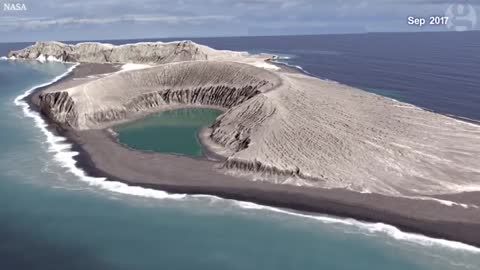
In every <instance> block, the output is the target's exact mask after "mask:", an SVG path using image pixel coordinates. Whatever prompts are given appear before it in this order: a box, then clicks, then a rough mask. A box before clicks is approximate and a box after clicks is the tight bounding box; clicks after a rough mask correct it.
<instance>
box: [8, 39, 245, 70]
mask: <svg viewBox="0 0 480 270" xmlns="http://www.w3.org/2000/svg"><path fill="white" fill-rule="evenodd" d="M247 55H248V54H247V53H243V52H232V51H220V50H214V49H211V48H209V47H207V46H203V45H199V44H196V43H194V42H192V41H178V42H169V43H163V42H145V43H137V44H126V45H119V46H115V45H112V44H106V43H96V42H86V43H78V44H76V45H72V44H65V43H61V42H55V41H50V42H36V43H35V44H34V45H32V46H30V47H27V48H25V49H22V50H19V51H12V52H10V53H9V54H8V57H13V58H21V59H41V60H45V59H56V60H60V61H66V62H88V63H150V64H164V63H172V62H181V61H197V60H226V59H229V60H233V59H237V58H240V57H245V56H247Z"/></svg>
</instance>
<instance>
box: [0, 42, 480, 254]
mask: <svg viewBox="0 0 480 270" xmlns="http://www.w3.org/2000/svg"><path fill="white" fill-rule="evenodd" d="M8 56H9V58H16V59H25V60H41V61H44V60H59V61H65V62H75V63H78V65H77V66H76V68H75V69H74V70H73V71H72V72H71V73H70V74H69V75H68V76H66V77H65V78H63V79H62V80H60V81H58V82H56V83H54V84H52V85H49V86H46V87H43V88H39V89H37V90H36V91H34V92H32V93H31V94H30V95H29V96H27V97H26V98H25V99H26V101H27V102H28V103H29V104H30V106H31V108H32V109H33V110H37V111H39V112H40V113H41V115H42V116H43V117H44V118H45V119H46V120H47V122H48V123H49V127H50V129H51V130H52V131H54V132H57V133H58V134H59V135H61V136H65V137H66V138H67V139H68V140H69V141H70V142H71V143H72V145H73V149H74V150H75V151H78V152H79V155H78V156H76V157H75V158H76V160H77V166H79V167H80V168H82V169H84V170H85V171H86V172H87V173H88V174H89V175H91V176H99V177H106V178H107V180H106V181H120V182H124V183H127V184H129V185H133V186H141V187H146V188H153V189H159V190H163V191H167V192H171V193H185V194H208V195H216V196H220V197H223V198H229V199H235V200H241V201H250V202H255V203H259V204H264V205H269V206H275V207H281V208H288V209H293V210H296V211H302V212H303V211H305V212H315V213H321V214H328V215H335V216H341V217H350V218H355V219H359V220H362V221H368V222H382V223H387V224H391V225H394V226H397V227H398V228H400V229H402V230H405V231H408V232H414V233H420V234H425V235H428V236H432V237H436V238H442V239H448V240H454V241H460V242H464V243H467V244H471V245H474V246H480V234H479V233H478V232H479V231H480V208H479V207H480V192H478V191H477V190H480V166H479V165H480V161H479V160H480V126H478V125H475V124H473V123H468V122H464V121H461V120H457V119H454V118H451V117H448V116H445V115H442V114H437V113H435V112H431V111H427V110H424V109H422V108H419V107H416V106H414V105H410V104H406V103H403V102H400V101H397V100H394V99H390V98H387V97H383V96H379V95H376V94H373V93H369V92H366V91H363V90H360V89H355V88H353V87H350V86H346V85H343V84H341V83H338V82H334V81H329V80H322V79H319V78H316V77H312V76H310V75H308V74H304V73H302V72H299V71H297V70H295V69H292V68H289V67H287V66H284V65H280V64H277V63H275V61H274V59H275V56H274V55H268V54H258V55H253V54H249V53H246V52H234V51H225V50H216V49H212V48H209V47H207V46H204V45H200V44H197V43H194V42H192V41H178V42H168V43H162V42H144V43H137V44H126V45H118V46H116V45H111V44H104V43H93V42H90V43H78V44H65V43H60V42H37V43H35V44H34V45H32V46H30V47H27V48H24V49H22V50H19V51H12V52H10V53H9V55H8ZM122 67H134V68H123V69H122ZM201 107H204V108H215V109H218V110H221V111H222V113H221V114H220V115H219V116H218V117H217V118H216V119H215V121H214V122H213V123H212V124H211V125H209V126H205V127H204V128H202V129H201V130H200V131H199V132H198V134H197V136H198V139H199V141H200V142H201V144H202V148H203V155H202V156H201V157H190V156H186V155H179V154H174V153H160V152H155V151H142V150H138V149H134V148H131V147H128V146H127V145H124V144H122V143H119V141H118V138H117V137H116V135H115V132H114V129H115V127H116V126H118V125H121V124H124V123H128V122H132V121H137V120H139V119H142V118H144V117H147V116H149V115H152V114H155V113H159V112H164V111H169V110H175V109H179V108H201ZM159 140H161V138H159Z"/></svg>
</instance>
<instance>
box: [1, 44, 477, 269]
mask: <svg viewBox="0 0 480 270" xmlns="http://www.w3.org/2000/svg"><path fill="white" fill-rule="evenodd" d="M322 39H325V37H322ZM212 42H213V41H212ZM222 42H224V41H219V43H222ZM254 42H255V39H253V40H251V43H254ZM244 43H245V44H246V43H248V42H246V41H244ZM471 45H472V47H474V46H475V45H474V44H471ZM9 46H10V47H12V46H18V44H13V45H12V44H8V45H4V44H2V45H1V46H0V47H3V49H4V50H5V48H8V47H9ZM249 46H252V47H253V46H254V45H249ZM339 47H340V46H339ZM258 48H259V50H261V49H262V48H263V47H262V46H260V45H259V46H258ZM1 49H2V48H0V51H1ZM279 53H280V52H279ZM4 54H5V53H0V55H4ZM285 54H287V52H285ZM312 55H313V54H312ZM292 57H293V56H292ZM295 57H299V56H295ZM285 60H286V59H285ZM399 60H402V61H406V60H407V59H405V58H403V57H399ZM412 61H413V60H412ZM292 63H293V64H296V62H292ZM475 65H476V64H475V63H472V64H471V66H475ZM69 69H71V65H67V64H61V63H46V64H40V63H38V62H35V61H32V62H22V61H0V103H1V104H0V130H1V132H0V149H1V151H0V205H2V207H0V269H15V270H17V269H42V270H43V269H48V270H50V269H107V270H108V269H209V270H210V269H262V270H266V269H360V270H361V269H369V270H370V269H392V270H397V269H398V270H404V269H435V270H437V269H439V270H442V269H480V249H478V248H474V247H471V246H468V245H464V244H461V243H458V242H451V241H444V240H439V239H432V238H428V237H424V236H420V235H415V234H409V233H403V232H401V231H399V230H397V229H396V228H394V227H392V226H389V225H385V224H371V223H362V222H358V221H354V220H351V219H343V218H335V217H328V216H322V215H307V214H302V213H296V212H291V211H286V210H281V209H276V208H271V207H264V206H260V205H256V204H253V203H248V202H237V201H232V200H224V199H221V198H217V197H212V196H188V195H184V194H167V193H164V192H161V191H153V190H147V189H141V188H135V187H128V186H126V185H124V184H121V183H116V182H107V181H105V179H101V178H92V177H87V176H85V175H84V173H83V172H82V171H81V170H79V169H78V168H76V167H75V166H74V162H73V160H72V159H71V157H72V156H73V155H75V153H72V152H71V151H70V150H69V145H68V144H66V143H65V142H64V141H63V140H62V138H60V137H56V136H54V135H53V134H51V133H48V131H47V130H46V129H45V124H44V122H43V121H42V120H41V118H39V117H38V115H37V114H35V113H33V112H31V111H28V109H27V107H26V106H25V104H24V103H23V102H22V101H21V100H20V99H19V97H21V96H22V95H23V94H24V93H25V92H26V91H27V90H29V89H31V88H32V87H34V86H35V85H41V84H45V83H48V82H50V81H52V80H55V79H58V78H59V77H58V76H61V75H62V74H64V73H65V72H67V71H68V70H69ZM306 71H308V72H310V70H308V69H306ZM389 72H392V71H389ZM400 76H404V75H400ZM383 79H384V78H382V80H383ZM456 80H457V81H458V82H457V83H458V85H462V84H463V83H462V82H461V79H459V78H456ZM392 86H394V84H391V85H389V86H388V87H384V88H378V89H390V90H383V91H385V93H387V94H390V93H391V91H392V90H391V89H393V88H392ZM439 89H440V88H439ZM431 91H433V89H432V90H431ZM398 92H401V93H400V94H401V95H400V94H399V95H400V96H402V97H405V96H406V95H405V93H404V92H402V91H398ZM407 92H408V91H407ZM409 95H413V94H411V93H410V94H409ZM434 96H442V92H441V91H440V90H439V92H438V93H437V94H436V95H434ZM459 96H460V97H458V98H457V101H456V102H454V103H458V104H463V103H467V102H464V100H462V98H461V96H462V95H459ZM475 97H477V95H476V94H475V95H474V98H475ZM434 98H435V97H433V96H432V99H434ZM466 108H467V107H466ZM465 112H467V113H465V115H466V114H468V109H466V110H465ZM459 115H462V114H461V113H460V114H459ZM465 117H467V116H465ZM469 118H473V117H469Z"/></svg>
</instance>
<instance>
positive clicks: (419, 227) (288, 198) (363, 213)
mask: <svg viewBox="0 0 480 270" xmlns="http://www.w3.org/2000/svg"><path fill="white" fill-rule="evenodd" d="M73 77H74V73H73V72H71V73H70V74H68V75H67V76H64V77H63V78H61V79H60V80H58V81H56V82H54V83H53V84H58V83H61V82H62V81H67V80H69V79H71V78H73ZM53 84H50V85H46V86H41V87H37V88H35V89H34V90H32V92H30V93H29V94H28V95H27V96H26V97H24V100H25V101H26V102H27V104H28V106H29V109H30V110H33V111H37V112H38V110H37V108H36V107H35V105H34V104H33V103H32V101H31V98H32V96H34V95H35V93H38V91H41V90H42V89H44V88H45V87H49V86H52V85H53ZM41 117H42V119H43V121H44V122H45V123H46V124H47V128H48V130H49V131H50V132H53V133H54V134H55V135H59V136H63V137H65V138H66V140H67V142H68V143H69V144H70V145H71V151H75V152H78V153H79V154H78V155H77V156H74V157H73V159H74V160H75V161H76V164H75V165H74V166H76V167H77V168H81V169H82V170H83V171H85V173H86V175H88V176H93V177H102V178H104V177H107V178H108V180H107V181H112V180H113V181H118V182H122V183H126V184H129V185H132V186H140V187H144V188H152V189H155V190H161V191H165V192H171V193H186V194H199V195H213V196H220V197H223V198H227V199H234V200H240V201H250V202H254V203H260V204H263V205H268V206H273V207H280V208H287V209H293V210H299V211H305V212H313V213H320V214H326V215H334V216H338V217H347V218H354V219H357V220H361V221H366V222H384V223H386V224H392V225H394V226H396V227H397V228H399V229H401V230H403V231H407V232H414V233H421V234H424V235H429V236H432V237H437V238H444V239H449V240H453V241H462V240H459V239H455V238H461V239H463V241H462V242H466V243H467V244H472V245H474V246H480V240H479V239H470V238H471V237H470V238H469V236H471V235H474V234H472V232H475V231H476V230H477V229H478V228H479V227H478V224H476V225H475V224H474V225H475V226H473V227H471V226H461V225H462V224H464V223H453V224H451V223H450V224H449V223H447V224H443V226H444V227H443V228H440V229H439V228H438V227H441V226H438V224H435V223H434V222H427V221H423V222H422V221H420V220H416V219H413V218H410V219H406V218H404V217H401V216H399V215H396V214H395V213H387V212H383V211H378V209H372V208H369V207H362V206H360V205H356V204H353V205H352V204H350V205H349V204H346V203H345V201H342V200H341V199H339V198H342V197H344V195H346V197H348V196H353V195H352V194H353V192H350V191H346V190H324V193H330V192H331V193H338V194H337V196H333V197H334V198H333V199H331V198H328V196H326V198H323V199H322V198H316V196H312V194H302V192H298V193H297V192H294V194H292V192H291V191H290V190H295V189H298V188H295V187H289V186H285V185H276V186H277V187H276V189H274V190H271V189H270V188H272V185H268V184H262V183H260V184H258V183H256V182H251V181H250V183H249V184H248V185H246V184H245V183H242V184H245V185H243V186H242V185H237V186H235V187H229V188H225V187H222V186H220V187H214V186H208V185H207V186H205V185H203V186H202V185H199V186H195V185H183V186H182V185H172V184H171V183H170V184H169V183H163V184H158V183H157V184H155V183H141V182H132V181H129V179H122V178H120V177H117V176H115V175H112V174H109V173H107V172H105V171H103V170H101V169H100V168H98V167H97V166H96V164H95V162H94V160H93V159H92V156H91V155H90V153H89V152H88V151H86V150H85V149H84V148H83V146H84V145H82V144H81V143H80V142H79V140H78V137H77V136H78V134H74V133H72V132H69V131H66V130H63V129H62V128H60V127H58V126H56V125H55V124H53V123H52V122H51V121H50V120H49V119H48V118H46V117H44V116H43V115H41ZM97 135H98V134H97ZM154 155H155V156H157V155H158V154H154ZM166 156H168V155H166ZM169 158H172V157H167V159H169ZM178 158H180V159H184V157H178ZM225 177H226V178H228V176H225ZM256 187H261V188H260V189H258V190H257V189H252V188H256ZM265 187H266V188H265ZM313 193H314V194H313V195H317V194H316V192H313ZM303 195H309V196H307V197H304V196H303ZM323 195H326V194H323ZM355 196H356V197H355ZM355 196H353V197H355V199H356V200H357V201H360V202H361V201H363V200H366V198H367V197H368V198H370V199H372V198H376V199H377V200H380V201H384V200H400V201H403V202H404V203H405V202H406V203H407V205H409V204H411V203H414V204H415V203H421V204H426V205H434V204H435V205H436V206H437V207H439V206H438V205H437V204H438V203H434V202H418V201H417V200H409V199H397V198H391V197H387V196H381V195H375V194H355ZM335 197H336V199H335ZM367 205H368V204H367ZM442 207H443V208H445V207H453V206H442ZM434 208H435V207H434ZM456 208H457V207H456ZM452 211H453V210H452ZM389 221H391V222H389ZM432 223H433V224H432ZM464 225H468V224H464ZM460 227H462V228H463V229H462V230H463V232H464V233H465V235H464V236H463V237H461V236H460V235H457V236H458V237H457V236H456V235H455V234H456V233H455V230H456V229H457V230H458V229H459V228H460ZM469 227H471V228H470V229H469ZM435 228H436V229H435ZM453 228H455V229H453ZM448 231H450V233H448ZM468 232H470V233H468ZM452 233H453V235H452Z"/></svg>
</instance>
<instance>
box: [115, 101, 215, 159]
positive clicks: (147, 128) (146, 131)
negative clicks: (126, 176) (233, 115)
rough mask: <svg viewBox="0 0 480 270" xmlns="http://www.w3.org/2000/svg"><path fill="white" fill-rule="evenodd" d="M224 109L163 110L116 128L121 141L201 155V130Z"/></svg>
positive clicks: (132, 144)
mask: <svg viewBox="0 0 480 270" xmlns="http://www.w3.org/2000/svg"><path fill="white" fill-rule="evenodd" d="M221 113H222V111H220V110H216V109H210V108H183V109H175V110H170V111H165V112H160V113H157V114H153V115H150V116H147V117H145V118H143V119H141V120H138V121H135V122H131V123H126V124H122V125H120V126H118V127H117V128H115V132H116V133H117V137H118V140H119V141H120V143H123V144H125V145H128V146H129V147H132V148H135V149H140V150H148V151H155V152H163V153H175V154H182V155H187V156H195V157H199V156H202V146H201V144H200V142H199V140H198V136H197V134H198V132H199V131H200V129H201V128H202V127H205V126H209V125H210V124H212V123H213V122H215V119H216V118H217V117H218V116H219V115H220V114H221Z"/></svg>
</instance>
